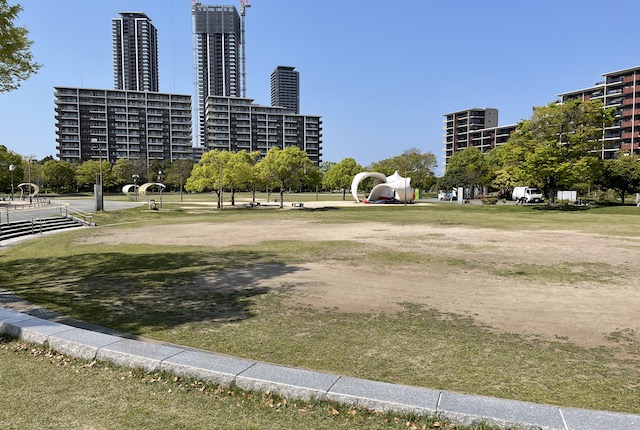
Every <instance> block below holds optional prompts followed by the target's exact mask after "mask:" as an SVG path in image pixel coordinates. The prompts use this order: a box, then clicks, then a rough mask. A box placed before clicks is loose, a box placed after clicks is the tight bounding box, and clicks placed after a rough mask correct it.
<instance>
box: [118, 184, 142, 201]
mask: <svg viewBox="0 0 640 430" xmlns="http://www.w3.org/2000/svg"><path fill="white" fill-rule="evenodd" d="M139 188H140V187H139V186H138V185H136V184H127V185H125V186H124V187H122V192H123V193H124V195H125V196H127V197H129V198H130V199H131V200H137V199H138V189H139Z"/></svg>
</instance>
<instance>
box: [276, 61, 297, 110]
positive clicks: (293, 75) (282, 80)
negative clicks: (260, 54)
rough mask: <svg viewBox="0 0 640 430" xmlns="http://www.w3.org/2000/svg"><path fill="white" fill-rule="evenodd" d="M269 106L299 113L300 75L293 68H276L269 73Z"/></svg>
mask: <svg viewBox="0 0 640 430" xmlns="http://www.w3.org/2000/svg"><path fill="white" fill-rule="evenodd" d="M271 106H282V107H285V108H287V109H289V110H290V111H291V112H294V113H300V73H299V72H297V71H296V68H295V67H288V66H278V67H276V69H275V70H274V71H273V73H271Z"/></svg>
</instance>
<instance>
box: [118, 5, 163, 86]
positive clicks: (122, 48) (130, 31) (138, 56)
mask: <svg viewBox="0 0 640 430" xmlns="http://www.w3.org/2000/svg"><path fill="white" fill-rule="evenodd" d="M111 27H112V39H113V79H114V88H115V89H117V90H132V91H155V92H157V91H159V86H158V32H157V30H156V28H155V27H154V25H153V24H152V23H151V20H150V19H149V17H147V15H145V14H144V13H142V12H120V16H119V17H117V18H113V19H112V20H111Z"/></svg>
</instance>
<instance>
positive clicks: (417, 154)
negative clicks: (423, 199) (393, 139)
mask: <svg viewBox="0 0 640 430" xmlns="http://www.w3.org/2000/svg"><path fill="white" fill-rule="evenodd" d="M437 165H438V163H437V160H436V156H435V155H433V154H432V153H431V152H425V153H422V151H420V150H419V149H418V148H409V149H405V150H404V151H403V152H402V154H400V155H397V156H395V157H391V158H386V159H384V160H380V161H376V162H374V163H372V164H371V166H370V170H372V171H374V172H380V173H384V174H385V175H387V176H390V175H392V174H393V173H394V172H395V171H396V170H397V171H398V173H399V174H400V175H402V176H409V177H410V178H411V184H412V185H413V186H414V187H416V188H421V189H429V188H431V186H433V184H434V183H435V181H436V177H435V173H434V169H435V168H436V167H437Z"/></svg>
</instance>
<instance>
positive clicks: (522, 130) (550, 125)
mask: <svg viewBox="0 0 640 430" xmlns="http://www.w3.org/2000/svg"><path fill="white" fill-rule="evenodd" d="M612 119H613V116H612V110H611V109H603V105H602V102H601V101H599V100H596V101H588V102H582V101H580V100H571V101H568V102H566V103H564V104H556V103H551V104H549V105H547V106H541V107H536V108H534V109H533V115H532V116H531V118H530V119H528V120H524V121H522V122H520V123H519V124H518V129H517V130H516V132H515V133H514V134H513V136H512V137H511V138H510V139H509V142H508V143H507V144H506V145H504V146H506V147H507V149H504V150H503V151H504V154H509V156H510V159H509V160H508V166H509V167H511V169H512V170H511V171H512V172H514V173H515V175H516V176H517V179H518V182H520V183H522V184H525V185H537V186H538V187H540V188H542V189H543V190H545V191H546V192H547V193H548V197H549V201H550V202H553V199H554V197H555V193H556V190H558V189H562V188H569V189H570V188H573V187H574V186H575V185H576V184H577V183H586V184H590V183H593V182H594V180H595V178H594V177H593V175H595V174H597V168H595V164H594V161H593V160H590V159H589V158H593V155H592V154H591V153H590V152H589V151H590V150H593V149H595V147H596V145H598V139H599V138H600V137H602V127H603V126H606V125H609V124H611V121H612ZM516 165H517V166H518V167H515V166H516Z"/></svg>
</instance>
